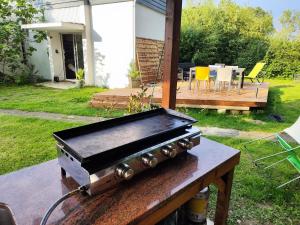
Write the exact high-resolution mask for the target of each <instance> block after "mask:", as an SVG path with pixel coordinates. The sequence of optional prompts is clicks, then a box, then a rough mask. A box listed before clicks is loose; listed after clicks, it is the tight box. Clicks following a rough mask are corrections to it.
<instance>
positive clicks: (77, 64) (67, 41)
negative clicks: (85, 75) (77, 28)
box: [61, 34, 83, 79]
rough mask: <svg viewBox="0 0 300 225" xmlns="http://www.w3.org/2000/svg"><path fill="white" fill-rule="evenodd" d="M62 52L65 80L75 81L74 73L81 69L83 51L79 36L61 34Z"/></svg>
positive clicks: (80, 36)
mask: <svg viewBox="0 0 300 225" xmlns="http://www.w3.org/2000/svg"><path fill="white" fill-rule="evenodd" d="M61 37H62V44H63V50H64V67H65V78H66V79H76V75H75V73H76V71H77V70H78V69H79V68H81V69H83V49H82V35H81V34H62V35H61Z"/></svg>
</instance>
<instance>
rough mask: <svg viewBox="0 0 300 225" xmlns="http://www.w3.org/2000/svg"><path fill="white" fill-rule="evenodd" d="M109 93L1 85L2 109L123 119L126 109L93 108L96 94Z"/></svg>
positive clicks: (101, 89) (97, 89)
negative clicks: (93, 98)
mask: <svg viewBox="0 0 300 225" xmlns="http://www.w3.org/2000/svg"><path fill="white" fill-rule="evenodd" d="M105 90H106V89H103V88H96V87H85V88H81V89H77V88H73V89H68V90H61V89H54V88H46V87H39V86H31V85H26V86H8V87H6V86H0V108H2V109H19V110H25V111H39V112H53V113H62V114H69V115H82V116H100V117H119V116H122V115H123V114H124V110H106V109H95V108H92V107H90V106H89V101H90V100H91V98H92V95H93V94H95V93H98V92H103V91H105Z"/></svg>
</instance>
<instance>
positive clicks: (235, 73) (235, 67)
mask: <svg viewBox="0 0 300 225" xmlns="http://www.w3.org/2000/svg"><path fill="white" fill-rule="evenodd" d="M225 68H231V69H232V84H234V81H236V80H237V71H238V69H239V67H238V66H225ZM237 86H239V85H238V83H237Z"/></svg>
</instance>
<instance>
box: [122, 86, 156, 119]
mask: <svg viewBox="0 0 300 225" xmlns="http://www.w3.org/2000/svg"><path fill="white" fill-rule="evenodd" d="M147 90H148V88H146V87H145V86H143V85H141V90H140V91H139V92H137V93H136V94H130V96H129V102H128V112H129V113H139V112H143V111H147V110H149V109H150V108H151V106H150V104H149V103H148V101H149V99H150V98H151V97H152V96H151V95H148V94H147Z"/></svg>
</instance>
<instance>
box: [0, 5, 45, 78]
mask: <svg viewBox="0 0 300 225" xmlns="http://www.w3.org/2000/svg"><path fill="white" fill-rule="evenodd" d="M42 14H43V10H41V9H37V8H35V7H34V6H33V1H32V0H1V1H0V81H2V82H5V81H11V79H9V78H8V77H7V76H10V75H11V74H13V73H15V72H16V71H17V72H18V73H19V71H18V70H20V69H21V68H23V65H26V64H27V63H28V62H27V57H28V56H30V55H31V54H32V52H33V51H35V49H34V48H33V47H31V46H26V44H25V41H26V38H27V32H26V31H24V30H22V29H21V24H26V23H32V22H34V21H39V20H40V19H41V17H42ZM44 38H45V34H44V33H41V32H38V33H36V34H35V35H34V40H35V41H39V42H40V41H42V40H43V39H44ZM25 72H26V71H25ZM17 80H18V79H17Z"/></svg>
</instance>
